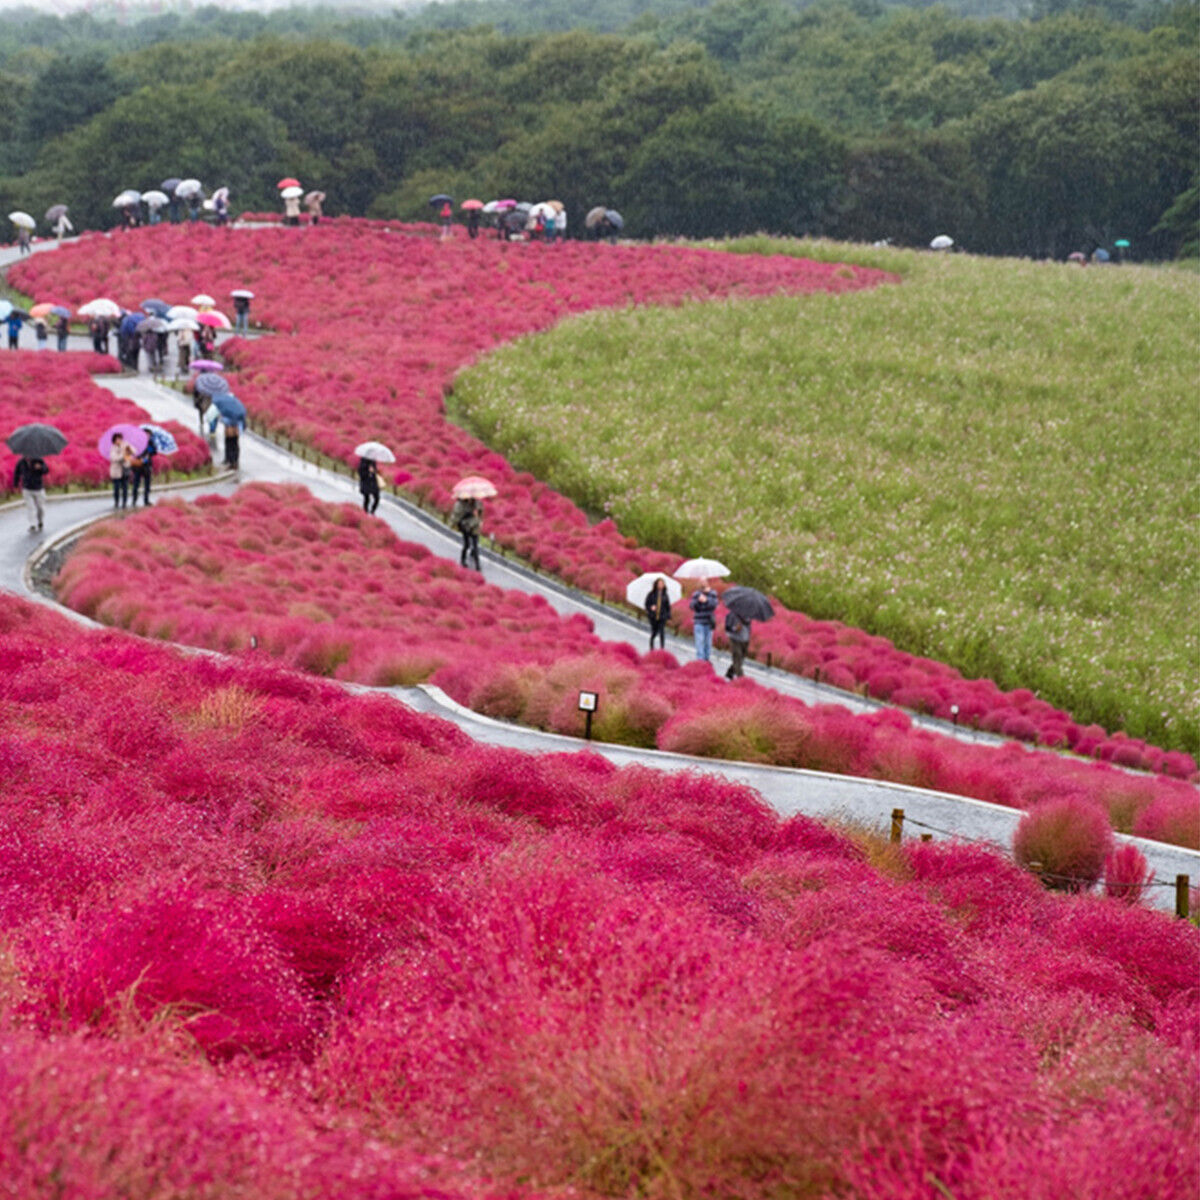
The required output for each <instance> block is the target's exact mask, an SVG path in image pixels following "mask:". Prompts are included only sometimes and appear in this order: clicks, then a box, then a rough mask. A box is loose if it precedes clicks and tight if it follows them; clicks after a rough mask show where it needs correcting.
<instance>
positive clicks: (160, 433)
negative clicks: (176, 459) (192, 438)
mask: <svg viewBox="0 0 1200 1200" xmlns="http://www.w3.org/2000/svg"><path fill="white" fill-rule="evenodd" d="M142 428H143V429H144V430H145V431H146V432H147V433H148V434H149V435H150V440H151V441H152V442H153V443H154V449H155V450H157V451H158V453H159V454H174V453H175V452H176V451H177V450H178V449H179V443H178V442H177V441H176V440H175V439H174V437H172V436H171V434H170V433H169V432H168V431H167V430H165V429H164V428H163V427H162V426H161V425H143V426H142Z"/></svg>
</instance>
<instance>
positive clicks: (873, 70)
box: [0, 0, 1200, 257]
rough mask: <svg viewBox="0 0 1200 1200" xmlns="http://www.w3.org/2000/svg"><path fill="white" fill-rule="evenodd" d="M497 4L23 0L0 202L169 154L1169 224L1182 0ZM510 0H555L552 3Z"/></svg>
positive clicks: (270, 193) (251, 180)
mask: <svg viewBox="0 0 1200 1200" xmlns="http://www.w3.org/2000/svg"><path fill="white" fill-rule="evenodd" d="M506 5H508V6H509V7H510V8H511V7H512V5H511V0H458V2H457V3H453V4H447V5H437V6H431V8H430V9H427V10H422V11H421V12H417V13H415V14H413V15H408V14H404V13H397V14H383V15H378V16H346V15H344V14H342V15H339V14H335V13H331V12H321V11H320V10H317V11H313V10H285V11H284V12H282V13H276V14H267V15H262V14H258V15H256V14H252V13H237V14H230V13H219V12H217V10H212V9H208V10H204V9H202V10H199V11H197V12H196V13H194V14H192V15H191V16H183V15H180V14H164V15H163V16H160V17H156V18H154V19H152V20H147V21H143V22H139V23H136V24H133V25H130V26H127V27H124V28H123V29H119V28H117V27H115V26H112V25H111V24H110V23H105V22H102V21H99V20H97V19H96V18H95V17H88V16H86V14H85V15H80V16H79V17H76V18H72V19H71V20H69V21H57V20H54V19H50V18H44V17H37V18H35V17H31V16H28V15H26V16H25V17H23V18H21V19H19V20H17V21H15V22H11V23H6V25H5V29H4V31H3V33H0V204H4V205H7V206H8V208H12V207H21V208H25V209H28V210H30V211H33V212H35V213H36V212H38V211H39V210H40V209H43V208H44V207H46V206H47V205H49V204H51V203H55V202H58V201H66V202H68V203H70V204H71V206H72V215H73V217H75V218H76V219H77V223H82V224H86V225H92V226H95V225H107V224H111V223H112V222H113V215H114V214H113V211H112V209H111V199H112V197H113V196H114V195H115V194H116V193H117V192H118V191H120V190H121V189H123V188H125V187H130V186H132V187H141V188H146V187H150V186H154V185H157V183H158V182H159V181H160V180H161V179H163V178H165V177H167V176H168V175H179V174H187V175H196V176H198V177H199V178H201V179H202V180H203V181H204V182H205V183H206V184H207V185H208V186H210V187H215V186H217V185H218V184H227V185H229V187H230V188H231V189H232V191H233V194H234V202H235V208H249V209H258V208H271V207H274V206H275V205H276V203H277V201H276V196H275V189H274V181H275V180H276V179H277V178H278V177H279V176H280V175H281V174H285V173H286V174H298V175H299V176H300V177H301V178H302V179H303V180H304V181H305V182H306V183H310V184H312V185H314V186H320V187H321V188H322V189H323V190H325V191H326V192H327V194H328V196H329V206H330V208H331V209H332V210H333V211H341V212H349V213H359V214H371V215H376V216H402V217H416V216H419V215H423V214H427V213H428V209H427V207H426V200H427V197H428V196H429V195H430V194H431V193H432V192H435V191H440V190H448V191H450V192H451V193H453V194H455V195H458V196H466V195H467V194H474V195H478V196H480V197H482V198H483V199H487V198H489V197H490V196H493V195H501V194H516V195H521V196H524V197H527V198H530V199H538V198H545V197H547V196H550V195H554V196H556V197H558V198H559V199H561V200H563V201H564V202H565V203H566V204H567V205H568V207H569V208H570V209H571V210H573V211H574V212H575V214H576V215H577V216H578V215H580V214H581V213H582V211H583V210H585V209H586V208H588V207H590V206H592V205H593V204H597V203H604V204H609V205H613V206H615V207H618V208H620V209H621V211H622V212H623V213H624V214H625V216H626V219H627V222H628V229H629V231H630V232H632V233H634V234H636V235H639V236H655V235H689V236H704V235H721V234H725V233H739V232H746V231H753V230H759V229H765V230H770V231H776V232H784V233H805V232H807V233H821V234H827V235H831V236H837V237H848V238H854V239H859V240H863V239H865V240H876V239H880V238H885V237H886V238H890V239H892V240H893V241H895V242H897V243H905V244H925V243H927V242H928V241H929V239H930V238H931V237H932V236H933V235H934V234H937V233H950V234H952V235H953V236H954V237H955V238H956V240H957V241H958V242H959V243H960V244H961V245H964V246H966V247H968V248H971V249H978V250H983V251H988V252H996V253H1017V254H1029V255H1037V256H1042V255H1053V256H1057V257H1062V256H1064V255H1065V254H1067V253H1068V252H1070V251H1071V250H1075V249H1082V250H1085V251H1086V250H1089V249H1090V248H1091V247H1092V246H1093V245H1097V244H1111V242H1112V241H1113V240H1114V239H1116V238H1119V237H1125V238H1128V239H1130V240H1131V241H1132V242H1133V243H1134V247H1135V252H1136V253H1138V254H1140V255H1141V256H1145V257H1161V256H1168V255H1173V254H1176V253H1178V252H1179V251H1180V250H1181V249H1183V248H1186V247H1188V246H1191V245H1194V242H1195V238H1196V229H1197V217H1198V204H1197V186H1196V149H1197V144H1198V126H1197V103H1196V102H1197V86H1196V79H1197V71H1196V67H1197V46H1198V44H1200V37H1198V30H1197V20H1196V13H1197V6H1196V4H1195V3H1194V0H1191V2H1187V3H1185V2H1183V0H1179V2H1178V3H1175V4H1173V5H1171V6H1164V5H1145V4H1143V5H1140V6H1135V5H1132V4H1131V5H1127V6H1126V7H1125V8H1124V9H1122V8H1121V7H1120V6H1119V5H1118V3H1117V0H1112V2H1111V3H1109V5H1108V11H1107V12H1106V13H1101V12H1099V11H1096V10H1088V11H1086V12H1078V11H1051V9H1052V8H1054V7H1055V6H1054V5H1052V4H1046V5H1043V15H1040V16H1038V17H1036V19H1020V20H1005V19H999V18H991V19H978V18H975V17H963V16H960V15H955V14H952V13H951V12H949V11H947V10H946V9H943V8H922V9H917V8H899V7H882V6H877V5H875V4H874V3H872V0H854V2H850V3H847V2H844V0H828V2H823V3H820V4H817V5H815V6H809V7H801V6H799V5H798V4H797V3H795V2H794V0H714V2H713V3H710V4H707V5H703V6H699V7H687V8H684V7H683V4H682V0H680V2H678V3H677V2H675V0H655V2H654V3H653V4H649V3H645V2H643V0H626V3H625V5H624V6H615V11H619V12H621V13H623V14H624V16H625V17H626V18H627V19H630V20H631V22H632V23H631V24H628V25H626V26H625V28H624V29H623V30H622V31H620V32H597V31H595V30H587V29H579V28H575V29H569V30H564V31H563V32H505V31H503V30H502V29H499V28H496V27H495V26H496V25H503V24H504V22H503V21H502V20H501V19H500V18H501V17H502V16H503V14H504V12H506V11H508V9H506ZM577 7H578V6H577ZM596 7H597V6H589V5H588V4H584V5H583V6H582V7H581V8H579V19H580V20H581V21H585V20H586V19H587V18H588V17H589V15H590V14H592V13H594V12H595V11H596ZM513 11H514V12H515V11H522V12H523V13H524V19H525V20H531V19H533V18H534V17H536V16H537V15H538V14H541V19H542V22H543V26H544V27H548V28H554V27H555V25H556V22H558V21H559V20H560V19H562V20H565V19H566V18H565V14H566V6H565V5H564V4H558V3H555V2H552V0H544V2H542V0H539V3H538V4H536V5H524V6H523V7H522V8H521V9H520V10H518V9H515V8H514V9H513ZM609 11H610V13H611V11H614V6H609ZM472 14H475V15H481V16H482V15H487V16H490V18H491V19H492V21H493V24H492V25H490V26H488V25H468V24H467V23H466V20H467V18H468V17H469V16H471V15H472ZM439 25H440V26H441V27H439ZM457 25H462V27H456V26H457ZM5 211H7V208H6V209H5Z"/></svg>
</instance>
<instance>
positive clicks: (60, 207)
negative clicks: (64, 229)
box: [46, 204, 67, 225]
mask: <svg viewBox="0 0 1200 1200" xmlns="http://www.w3.org/2000/svg"><path fill="white" fill-rule="evenodd" d="M66 215H67V206H66V205H65V204H52V205H50V207H49V208H48V209H46V223H47V224H48V225H52V224H54V222H55V221H57V220H58V218H59V217H65V216H66Z"/></svg>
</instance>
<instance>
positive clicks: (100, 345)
mask: <svg viewBox="0 0 1200 1200" xmlns="http://www.w3.org/2000/svg"><path fill="white" fill-rule="evenodd" d="M88 331H89V332H90V333H91V335H92V349H93V350H94V351H95V352H96V353H97V354H107V353H108V318H107V317H92V319H91V320H90V321H88Z"/></svg>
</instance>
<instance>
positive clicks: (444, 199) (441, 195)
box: [429, 192, 454, 205]
mask: <svg viewBox="0 0 1200 1200" xmlns="http://www.w3.org/2000/svg"><path fill="white" fill-rule="evenodd" d="M429 203H430V204H433V205H437V204H453V203H454V197H453V196H447V195H446V193H445V192H438V194H437V195H436V196H430V197H429Z"/></svg>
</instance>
